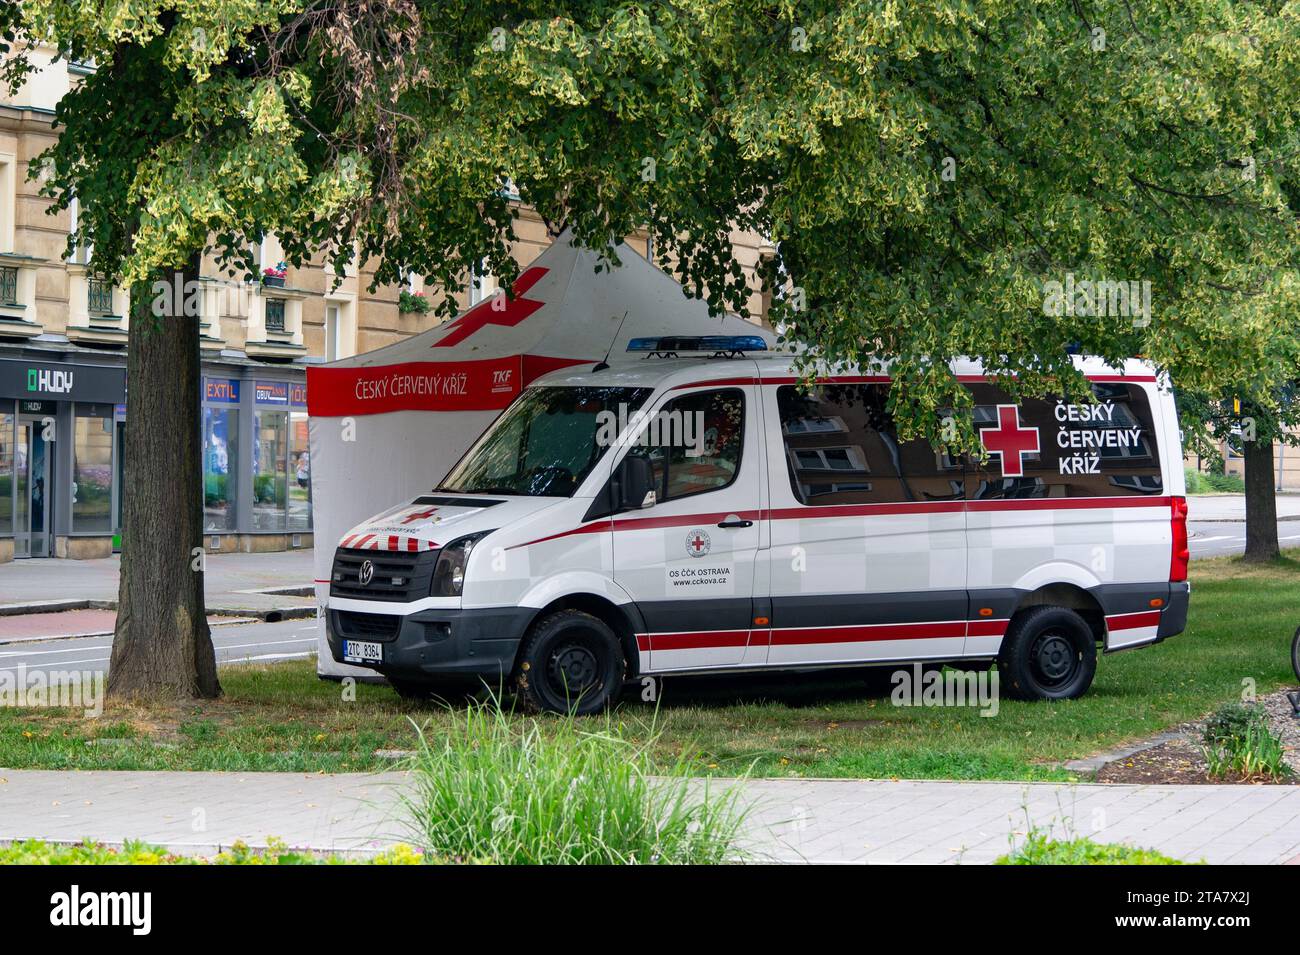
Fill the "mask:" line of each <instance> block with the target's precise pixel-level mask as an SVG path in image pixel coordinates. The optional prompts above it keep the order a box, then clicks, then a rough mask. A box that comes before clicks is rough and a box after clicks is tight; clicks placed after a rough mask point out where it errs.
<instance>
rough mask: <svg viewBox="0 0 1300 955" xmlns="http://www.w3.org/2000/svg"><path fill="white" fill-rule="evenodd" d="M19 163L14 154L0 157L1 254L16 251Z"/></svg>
mask: <svg viewBox="0 0 1300 955" xmlns="http://www.w3.org/2000/svg"><path fill="white" fill-rule="evenodd" d="M17 168H18V163H17V161H16V159H15V157H14V156H13V155H12V154H7V155H3V156H0V252H12V251H14V222H15V218H16V217H15V211H16V210H17V208H18V178H17V176H16V175H15V173H14V171H15V170H16V169H17Z"/></svg>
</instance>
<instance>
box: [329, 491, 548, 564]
mask: <svg viewBox="0 0 1300 955" xmlns="http://www.w3.org/2000/svg"><path fill="white" fill-rule="evenodd" d="M559 500H561V499H560V498H555V497H504V496H502V497H490V496H486V495H483V496H473V497H468V496H461V495H455V494H425V495H421V496H420V497H417V498H416V499H415V500H413V501H410V502H408V503H406V504H399V505H398V506H397V507H393V508H389V509H388V510H387V511H384V512H383V513H382V514H378V515H376V516H375V517H372V518H370V519H369V520H366V521H362V522H361V523H360V524H358V525H357V526H356V527H354V528H352V529H351V530H350V531H348V532H347V533H346V534H344V535H343V537H342V538H341V539H340V540H339V546H340V547H347V548H351V549H356V550H389V551H404V552H410V553H415V552H418V551H425V550H437V549H438V548H439V547H442V546H443V545H444V544H448V543H450V542H451V541H453V540H455V539H456V538H458V537H464V536H465V535H466V534H474V533H477V532H478V531H485V530H495V529H496V528H498V527H502V526H504V525H506V524H508V523H510V522H511V521H515V520H518V519H519V518H520V517H524V516H526V515H528V514H531V513H533V512H535V511H539V510H541V509H542V508H544V507H549V506H550V505H552V504H554V503H556V502H557V501H559Z"/></svg>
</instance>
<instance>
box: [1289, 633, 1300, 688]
mask: <svg viewBox="0 0 1300 955" xmlns="http://www.w3.org/2000/svg"><path fill="white" fill-rule="evenodd" d="M1291 669H1292V670H1294V671H1295V678H1296V679H1297V680H1300V627H1297V628H1296V632H1295V636H1294V637H1292V638H1291Z"/></svg>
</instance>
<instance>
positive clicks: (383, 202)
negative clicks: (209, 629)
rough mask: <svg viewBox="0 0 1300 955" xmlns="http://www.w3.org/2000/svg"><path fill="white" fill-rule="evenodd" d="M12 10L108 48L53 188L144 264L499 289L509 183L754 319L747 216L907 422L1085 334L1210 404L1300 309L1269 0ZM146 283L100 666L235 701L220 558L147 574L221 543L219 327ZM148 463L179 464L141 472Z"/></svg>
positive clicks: (140, 3) (790, 325)
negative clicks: (206, 455) (217, 510)
mask: <svg viewBox="0 0 1300 955" xmlns="http://www.w3.org/2000/svg"><path fill="white" fill-rule="evenodd" d="M21 16H22V17H23V23H22V24H21V29H20V30H19V31H18V33H17V35H18V36H19V39H21V37H22V35H23V34H24V31H25V34H26V35H27V36H29V37H38V38H41V39H44V40H46V41H48V42H51V43H53V44H54V45H55V46H56V47H57V48H58V49H59V50H60V51H61V52H62V54H63V55H67V56H75V57H77V58H79V59H93V60H94V61H95V62H96V63H97V64H99V70H98V72H97V73H96V74H95V75H94V76H93V77H91V78H89V79H88V81H87V82H86V84H85V85H84V86H83V87H81V88H80V89H78V90H77V91H75V92H74V93H72V94H70V95H69V96H68V97H67V98H66V99H65V101H64V103H63V104H61V106H60V108H59V111H58V116H57V118H56V122H57V123H58V124H59V126H60V128H61V133H62V138H61V139H60V141H59V144H58V145H57V146H56V147H54V149H53V150H52V151H51V153H50V156H49V159H50V162H49V164H48V167H49V168H48V178H47V180H46V183H47V186H46V188H47V191H48V193H49V195H50V196H51V197H53V198H54V200H55V204H56V207H57V206H62V205H65V204H66V203H67V201H68V200H69V198H70V197H71V196H72V195H73V194H74V193H75V194H77V195H78V196H80V197H81V201H82V208H83V209H84V210H88V212H87V214H86V215H85V217H84V218H85V221H84V224H83V225H82V226H81V227H80V230H79V231H80V235H79V236H78V237H77V238H78V239H80V240H86V241H93V242H94V246H95V250H96V256H97V258H98V260H99V261H98V263H97V265H98V266H99V267H102V268H103V269H104V270H105V271H107V272H109V273H110V274H113V275H115V276H121V277H122V278H123V279H124V280H125V281H128V282H131V283H133V284H136V287H137V288H139V283H144V285H145V288H146V289H147V288H148V283H149V282H150V281H151V279H153V278H154V277H156V276H157V275H158V274H159V273H160V272H162V273H170V272H173V271H175V270H178V269H179V270H182V271H183V272H185V273H186V274H188V275H192V274H194V273H195V271H196V269H197V264H198V262H199V258H198V256H199V253H201V252H202V251H203V250H204V249H205V248H208V247H209V246H211V247H212V248H215V249H216V250H217V251H218V252H219V253H220V255H221V257H222V261H223V262H226V263H229V264H230V265H231V266H232V267H235V268H241V267H242V268H245V269H248V268H249V267H250V263H249V262H248V259H247V256H246V254H245V253H246V250H247V249H248V247H249V245H250V244H251V243H252V242H253V241H255V240H256V238H257V237H258V236H259V235H261V234H262V233H263V232H265V231H269V230H274V231H275V232H276V233H277V234H278V235H280V237H281V239H282V242H283V244H284V245H285V248H286V250H287V254H288V256H289V258H290V259H291V261H302V260H303V259H304V258H305V257H306V256H308V255H309V254H311V253H313V252H314V251H315V250H321V249H323V250H327V251H330V252H331V253H333V254H334V257H335V261H336V264H337V265H338V267H340V268H342V263H343V262H345V261H346V260H347V258H348V257H349V255H350V254H351V252H352V250H353V248H356V249H357V250H358V253H359V254H360V255H361V256H363V257H365V258H368V259H371V260H373V261H375V262H377V263H378V266H379V273H378V277H379V280H380V281H389V280H394V279H397V278H399V277H401V276H402V275H404V274H406V272H408V271H410V270H414V271H418V272H420V273H422V274H424V275H425V276H426V277H427V278H428V279H429V281H430V282H431V283H434V284H438V285H441V286H443V287H444V288H446V289H448V290H450V289H453V288H455V287H456V286H457V285H458V284H459V283H461V282H462V281H463V280H464V277H465V276H466V275H467V274H469V272H470V271H471V269H472V268H473V266H475V265H476V264H478V263H480V262H484V261H485V262H486V265H487V267H488V268H490V269H491V270H492V271H494V272H496V273H498V274H499V275H501V276H502V277H503V279H505V280H506V282H507V283H508V282H509V281H510V280H511V279H512V278H513V276H514V275H515V273H516V272H517V268H516V266H515V264H514V262H513V260H511V258H510V257H509V244H510V242H511V240H512V239H513V232H512V229H511V222H512V216H513V213H512V206H511V201H510V196H511V195H515V194H517V195H518V196H519V197H521V198H522V200H523V201H525V202H527V203H530V204H531V205H533V206H534V207H536V208H537V209H538V210H539V211H540V212H541V214H542V215H543V216H544V217H545V218H546V219H547V220H548V221H549V222H551V223H553V224H554V226H555V227H556V228H557V229H558V228H559V227H560V226H561V225H563V226H567V227H569V228H571V229H572V230H573V231H574V234H575V235H576V236H577V238H578V239H580V240H582V241H584V242H586V243H587V244H589V245H593V246H596V247H601V246H602V245H603V244H604V243H605V242H606V241H607V240H608V239H610V238H614V237H618V236H621V235H625V234H627V233H628V232H630V231H631V230H632V229H634V228H636V227H638V226H641V225H648V227H649V228H650V230H651V231H652V233H653V235H654V237H655V245H656V249H657V251H658V254H659V256H660V259H661V261H662V262H663V263H664V264H665V265H667V266H668V267H670V268H672V269H674V270H675V271H676V273H677V274H678V275H679V276H680V277H681V278H682V279H683V281H684V282H685V284H686V285H687V286H688V287H689V288H690V289H691V291H692V293H693V294H697V295H700V296H703V297H705V298H706V299H707V300H708V302H709V303H710V305H712V306H713V307H714V308H716V309H723V308H732V309H736V310H743V303H744V301H745V299H746V297H747V290H746V288H745V281H744V274H743V271H742V269H741V265H740V263H738V262H737V261H736V259H735V256H734V254H733V251H732V245H731V242H730V234H731V231H732V229H744V230H759V231H762V232H764V233H766V234H767V235H769V236H770V237H771V239H772V240H773V242H774V243H776V246H777V248H778V250H779V254H778V255H776V256H774V257H773V258H772V259H771V260H770V261H769V262H767V263H765V265H764V274H765V276H766V279H767V281H768V282H769V283H771V285H772V286H773V288H777V289H779V290H780V291H781V292H782V295H781V296H780V298H779V301H778V304H777V306H776V308H775V312H774V314H775V317H776V318H778V319H779V320H781V321H783V322H784V323H785V324H786V327H787V329H788V331H789V332H790V334H791V335H792V336H794V337H798V338H800V339H802V340H804V341H806V342H809V343H811V344H812V345H813V350H812V353H811V354H812V357H816V358H821V359H824V360H826V361H829V362H832V363H835V362H841V361H853V362H858V363H864V364H869V363H872V362H874V361H876V360H880V359H882V358H885V357H888V358H891V359H892V360H893V374H894V378H895V385H894V388H893V391H892V395H891V401H892V403H893V407H894V411H895V414H896V416H897V417H898V419H899V421H900V423H901V426H902V428H903V430H904V432H905V433H906V434H913V433H920V434H927V435H929V436H931V437H932V438H937V437H939V436H940V435H941V434H942V428H941V423H940V415H939V411H940V410H941V409H946V408H957V409H959V410H961V409H963V407H964V406H965V405H966V404H968V403H969V399H968V398H967V396H966V393H965V391H964V390H963V389H961V388H960V387H959V386H958V383H957V382H956V381H955V380H954V379H953V377H952V375H951V374H950V373H949V371H948V360H949V359H951V358H953V357H955V356H959V355H968V356H971V357H974V358H978V359H980V360H982V361H984V362H985V363H986V365H987V366H988V367H989V368H990V369H991V370H992V371H993V372H995V373H998V374H1000V375H1002V376H1005V378H1006V383H1008V384H1009V385H1011V386H1012V387H1013V389H1015V390H1020V391H1022V392H1032V393H1044V392H1061V391H1065V392H1067V393H1070V394H1081V393H1083V390H1084V387H1085V384H1084V382H1083V381H1082V380H1081V379H1080V378H1079V376H1078V375H1077V374H1076V373H1075V371H1074V367H1073V364H1072V361H1071V359H1070V357H1069V351H1070V350H1071V349H1074V348H1079V349H1082V350H1084V351H1087V352H1090V353H1094V354H1098V355H1101V356H1103V357H1105V358H1107V359H1109V360H1112V361H1120V360H1122V359H1124V358H1126V357H1128V356H1131V355H1139V354H1140V355H1145V356H1147V357H1149V358H1150V359H1151V360H1153V361H1155V362H1156V363H1157V364H1158V365H1159V366H1160V367H1161V368H1163V369H1165V370H1168V371H1169V372H1170V373H1171V375H1172V376H1173V378H1174V380H1175V381H1176V382H1178V383H1179V384H1180V385H1182V386H1184V387H1187V388H1190V389H1192V390H1195V391H1199V392H1203V393H1206V394H1217V393H1220V392H1222V391H1223V390H1225V389H1227V388H1229V386H1230V385H1232V384H1234V383H1237V382H1241V381H1243V380H1246V379H1247V378H1248V377H1250V376H1251V375H1253V374H1257V372H1256V371H1255V369H1264V370H1265V374H1268V373H1271V369H1272V368H1273V367H1274V366H1273V365H1271V364H1270V363H1269V362H1268V361H1266V360H1265V359H1266V352H1267V350H1268V348H1269V347H1270V346H1269V343H1270V336H1269V335H1268V334H1267V332H1268V330H1269V329H1270V328H1272V327H1274V326H1276V325H1277V324H1278V322H1279V320H1280V319H1281V318H1282V317H1283V316H1285V315H1287V314H1289V313H1290V312H1291V311H1292V310H1294V308H1295V305H1296V299H1297V282H1296V279H1295V275H1296V272H1295V266H1296V262H1295V256H1296V251H1295V242H1294V235H1295V221H1294V215H1293V213H1292V210H1291V206H1290V204H1289V203H1288V201H1287V197H1286V194H1285V191H1284V189H1283V184H1284V182H1285V181H1286V177H1287V175H1288V169H1289V164H1290V163H1292V162H1293V160H1294V156H1295V155H1296V151H1297V145H1298V143H1297V133H1296V129H1297V110H1298V109H1300V97H1298V96H1297V95H1296V94H1297V91H1298V89H1300V82H1298V78H1300V75H1298V73H1297V70H1298V69H1300V66H1298V65H1297V61H1296V59H1295V57H1294V56H1293V55H1291V52H1292V51H1293V50H1294V49H1296V48H1297V41H1298V40H1300V18H1297V17H1295V16H1294V15H1293V12H1292V11H1291V9H1290V7H1289V6H1288V5H1287V4H1285V3H1282V2H1280V0H1274V2H1249V0H1186V2H1182V3H1178V4H1161V5H1155V4H1149V5H1143V4H1137V3H1134V2H1132V0H1114V2H1112V0H1098V2H1086V0H1031V2H1025V0H934V2H930V3H926V4H918V5H907V6H906V7H904V6H903V5H895V4H880V3H875V2H870V0H838V2H830V0H807V2H799V0H773V2H770V3H766V4H754V3H752V2H748V0H676V2H673V3H652V2H648V0H641V2H635V0H587V2H581V3H578V2H566V0H549V2H546V3H542V2H527V0H516V2H496V3H493V2H481V3H455V4H452V3H440V2H433V0H392V2H380V0H171V2H161V0H112V2H109V0H27V2H25V3H24V4H23V7H22V14H21ZM20 46H21V44H20ZM354 243H355V245H354ZM1103 280H1104V281H1108V282H1124V283H1129V282H1135V283H1138V286H1137V287H1138V289H1139V290H1140V291H1139V294H1138V295H1137V299H1136V300H1137V302H1138V303H1140V304H1139V306H1138V307H1136V308H1135V307H1133V301H1132V300H1128V301H1125V302H1124V303H1122V304H1123V305H1124V306H1125V307H1124V308H1120V306H1121V300H1120V299H1119V297H1118V292H1117V291H1116V289H1117V287H1115V286H1112V287H1111V291H1110V292H1109V293H1103V294H1102V295H1101V296H1100V300H1098V298H1097V297H1095V296H1092V295H1074V296H1070V297H1069V300H1068V301H1066V300H1064V299H1063V297H1062V295H1061V294H1060V292H1059V289H1057V287H1056V286H1054V285H1052V284H1051V283H1057V285H1059V286H1061V287H1070V286H1071V285H1072V284H1074V283H1076V282H1089V283H1092V282H1097V281H1103ZM1142 283H1149V286H1144V285H1143V284H1142ZM1076 287H1077V285H1076ZM1146 289H1149V302H1150V307H1149V309H1148V308H1146V307H1145V302H1146V300H1147V299H1146ZM146 300H147V296H146V295H145V294H137V295H136V298H135V301H136V302H137V308H141V309H144V311H143V313H141V314H140V315H139V317H138V320H137V319H133V322H132V331H131V341H130V346H129V347H130V349H131V351H132V359H131V361H132V367H131V374H132V375H133V377H132V378H131V382H132V383H131V396H130V401H131V402H132V407H131V409H130V413H131V416H132V422H133V427H132V429H131V430H130V432H129V434H131V435H133V437H132V438H131V439H130V440H131V441H132V444H130V445H129V446H128V448H127V467H128V470H129V477H128V487H129V493H130V495H132V496H138V497H139V498H140V499H141V500H142V501H144V502H145V503H144V504H143V505H137V506H134V507H132V506H130V505H128V508H127V513H126V528H125V548H124V561H123V583H122V587H123V597H122V605H123V607H124V609H125V611H126V612H124V613H123V614H122V618H121V622H120V624H119V634H118V636H117V639H116V640H115V650H114V660H113V669H112V673H113V678H112V686H113V687H114V688H116V690H118V691H125V690H134V689H166V690H169V691H174V692H182V693H196V692H197V693H212V692H216V679H215V674H214V672H210V668H209V666H208V661H209V659H210V656H211V651H210V643H209V642H208V639H207V636H206V630H205V626H204V625H203V623H202V613H201V611H202V590H201V581H200V582H198V583H195V582H194V581H197V580H198V579H199V578H198V575H193V577H194V581H191V582H190V583H188V584H186V585H184V586H183V587H180V589H168V588H164V589H161V590H160V589H158V587H157V586H156V581H157V580H159V579H162V578H163V577H166V576H168V575H171V576H177V571H178V567H179V566H180V565H181V564H182V562H187V561H188V559H189V553H190V551H191V549H192V548H193V547H196V546H198V545H199V543H200V538H199V526H198V523H197V521H198V507H199V500H200V493H199V469H198V463H197V433H198V429H197V428H196V427H195V426H194V421H193V417H192V416H193V415H194V414H195V413H196V412H197V405H196V402H197V398H194V399H193V400H192V401H191V400H190V398H188V397H187V398H186V399H185V400H186V404H185V406H184V407H183V408H182V409H181V410H182V412H183V413H180V414H178V413H176V412H177V406H176V404H175V401H176V396H180V395H186V396H188V395H195V394H196V392H197V387H196V382H197V378H196V375H197V371H196V369H197V344H196V343H195V336H196V332H195V330H194V328H193V324H194V323H193V322H192V321H189V322H187V321H185V320H184V319H183V317H182V316H180V315H177V314H175V311H174V310H171V311H169V310H167V309H165V308H164V309H161V312H162V313H163V314H160V315H153V314H152V312H151V311H150V310H149V309H147V308H146V307H145V306H144V305H143V304H142V303H144V302H146ZM450 308H451V301H450V299H449V298H447V299H444V300H443V301H441V302H440V303H439V304H438V310H439V311H440V312H442V313H446V312H447V311H449V310H450ZM153 311H159V310H158V309H155V310H153ZM1117 311H1118V312H1120V313H1119V314H1117ZM141 363H147V364H141ZM146 368H147V371H148V373H147V374H146V373H145V369H146ZM1011 376H1015V377H1014V381H1012V380H1011ZM137 382H139V384H138V383H137ZM155 384H156V387H155ZM1276 384H1277V382H1266V381H1261V382H1260V385H1261V387H1266V386H1272V385H1276ZM962 420H963V421H965V424H964V429H963V436H964V439H965V440H966V441H969V440H970V437H971V430H970V426H969V421H966V420H965V419H962ZM146 434H148V435H150V437H148V438H146V437H145V436H144V435H146ZM160 453H161V454H162V455H163V456H164V457H163V459H164V460H168V461H171V462H174V465H175V466H174V467H168V468H167V469H165V470H164V469H145V468H143V467H138V466H137V467H135V469H134V470H131V469H132V467H133V465H132V463H131V462H132V459H133V457H134V459H135V460H136V461H137V462H138V461H141V460H143V458H144V455H145V454H154V455H157V454H160ZM164 485H166V487H167V489H166V491H165V492H164V488H163V486H164ZM182 518H183V519H182ZM322 543H323V544H324V545H325V546H328V544H329V542H322ZM178 586H179V585H178ZM128 598H130V599H128ZM146 598H147V599H146ZM146 604H147V605H148V607H149V608H150V609H148V610H147V611H146V610H145V609H144V608H145V605H146ZM178 634H179V635H180V636H179V638H178ZM178 648H179V649H178Z"/></svg>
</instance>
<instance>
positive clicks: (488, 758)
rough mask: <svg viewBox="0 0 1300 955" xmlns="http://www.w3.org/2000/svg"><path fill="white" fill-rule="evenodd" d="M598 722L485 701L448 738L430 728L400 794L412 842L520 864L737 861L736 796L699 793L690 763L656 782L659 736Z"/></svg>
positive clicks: (450, 853)
mask: <svg viewBox="0 0 1300 955" xmlns="http://www.w3.org/2000/svg"><path fill="white" fill-rule="evenodd" d="M592 723H594V725H595V726H597V727H598V729H596V730H588V729H586V728H585V727H586V726H587V725H592ZM592 723H589V722H581V723H580V722H579V721H577V720H575V719H574V718H572V717H570V718H559V719H553V718H548V719H545V720H544V721H539V720H538V719H533V718H529V719H519V720H514V721H512V719H511V717H510V715H509V714H507V713H505V712H503V711H502V710H501V708H500V707H499V706H498V705H496V703H495V702H487V703H482V704H476V705H473V706H470V707H468V708H466V709H465V710H464V711H463V715H457V716H456V719H455V721H454V723H453V725H452V727H451V730H450V731H449V732H448V733H447V734H446V735H445V736H442V735H439V736H438V737H436V738H434V739H430V738H428V737H427V736H426V735H425V733H424V732H423V731H422V730H421V731H420V743H419V748H418V750H417V752H416V755H415V756H414V757H413V758H412V759H411V762H410V766H409V768H410V770H411V776H412V780H413V784H414V785H413V786H412V787H411V788H410V789H408V790H407V792H406V793H405V794H404V795H403V797H402V805H403V809H404V812H405V815H406V822H407V824H408V826H409V828H410V830H411V836H412V838H413V839H414V840H415V841H417V842H418V843H420V844H421V845H422V846H423V847H424V849H425V850H426V851H427V852H429V853H432V854H435V855H437V856H440V857H444V858H453V859H460V860H465V861H477V862H490V863H502V864H512V865H516V864H538V865H556V864H646V863H650V864H716V863H722V862H727V861H733V860H735V859H737V858H738V857H739V855H740V850H739V848H738V844H737V839H738V834H739V830H740V825H741V822H742V821H743V816H744V813H743V811H741V809H740V808H739V807H738V804H737V798H736V797H737V794H736V792H735V791H734V790H732V791H724V792H721V793H718V792H716V791H715V792H710V791H708V789H707V788H705V786H706V784H705V783H704V782H703V781H700V782H697V783H695V784H691V783H690V782H689V781H688V779H687V765H686V763H687V760H686V758H685V757H679V760H678V762H677V763H676V764H675V765H674V766H672V767H669V769H668V770H667V771H666V772H665V771H662V770H661V771H660V772H659V773H658V774H657V775H655V776H652V775H651V765H652V760H651V748H652V747H653V746H654V743H655V739H656V736H655V732H654V730H653V727H652V728H651V730H650V734H649V738H648V739H645V740H641V741H636V740H632V739H629V738H628V737H627V736H626V735H624V734H623V733H622V732H621V731H620V730H619V729H618V727H617V726H616V725H615V724H614V722H613V721H612V719H611V718H610V717H606V718H605V721H604V724H603V725H601V724H600V723H599V722H594V721H592ZM417 729H418V727H417Z"/></svg>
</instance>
